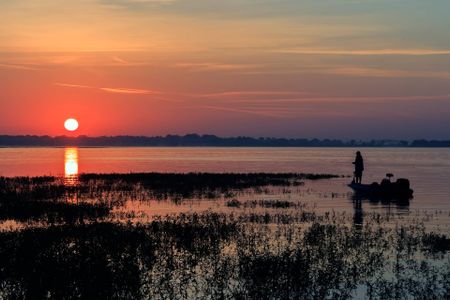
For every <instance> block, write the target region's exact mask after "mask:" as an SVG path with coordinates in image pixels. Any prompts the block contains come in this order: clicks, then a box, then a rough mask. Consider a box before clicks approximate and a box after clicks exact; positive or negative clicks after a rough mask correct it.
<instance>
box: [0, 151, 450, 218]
mask: <svg viewBox="0 0 450 300" xmlns="http://www.w3.org/2000/svg"><path fill="white" fill-rule="evenodd" d="M356 150H357V149H350V148H2V149H0V176H19V175H20V176H22V175H29V176H37V175H62V176H66V178H67V179H68V180H69V181H70V180H71V178H73V176H76V175H77V174H79V173H110V172H305V173H333V174H342V175H350V174H351V173H352V167H353V166H352V164H351V162H352V161H353V159H354V153H355V151H356ZM360 150H361V151H362V154H363V156H364V159H365V167H366V171H365V173H364V178H363V181H365V182H372V181H379V180H381V179H382V178H383V177H384V175H385V174H386V173H387V172H392V173H394V174H395V177H394V178H400V177H406V178H409V179H410V181H411V185H412V188H413V189H414V191H415V192H414V199H413V200H412V201H411V202H410V205H409V206H407V207H396V206H393V205H391V204H386V203H385V204H380V203H376V204H374V203H371V204H364V205H363V208H364V209H366V210H369V211H370V210H376V211H379V210H389V211H393V212H398V213H405V212H410V211H415V210H421V211H429V212H435V211H442V213H443V214H444V216H446V218H445V219H447V220H448V219H450V217H449V215H448V214H449V213H448V212H449V211H450V184H449V183H448V180H449V178H450V149H430V148H427V149H424V148H414V149H405V148H364V149H360ZM348 181H349V179H348V178H340V179H333V180H321V181H317V182H307V183H306V185H305V187H304V188H303V189H302V194H301V195H300V194H295V193H294V194H291V195H284V196H282V198H283V197H284V198H289V199H291V200H297V199H300V198H301V200H302V201H305V200H307V201H309V202H310V203H311V204H313V205H315V206H316V207H317V208H318V209H319V210H337V211H339V210H344V211H347V210H348V211H351V210H352V209H353V205H352V201H351V195H352V192H351V190H350V189H349V188H348V187H347V186H346V184H347V182H348ZM214 205H216V204H214ZM214 205H213V204H211V206H214ZM192 207H194V209H195V207H196V206H195V205H194V206H192V205H191V206H190V209H192ZM198 207H201V208H207V207H209V206H208V204H205V203H203V204H198ZM171 209H172V208H170V207H169V206H164V205H162V204H161V205H159V206H158V211H163V212H170V211H171ZM173 209H174V210H176V211H179V207H178V208H176V209H175V208H173ZM449 223H450V222H449Z"/></svg>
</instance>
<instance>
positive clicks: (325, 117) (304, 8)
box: [0, 0, 450, 139]
mask: <svg viewBox="0 0 450 300" xmlns="http://www.w3.org/2000/svg"><path fill="white" fill-rule="evenodd" d="M449 14H450V1H449V0H428V1H424V0H339V1H337V0H223V1H216V0H64V1H62V0H0V107H1V108H0V134H38V135H62V134H67V131H66V130H65V129H64V127H63V124H64V121H65V120H66V119H67V118H69V117H73V118H76V119H77V120H78V121H79V123H80V127H79V130H78V131H77V132H76V134H80V135H81V134H83V135H89V136H97V135H122V134H129V135H165V134H185V133H191V132H196V133H200V134H216V135H220V136H236V135H248V136H275V137H308V138H311V137H318V138H343V139H348V138H358V139H372V138H375V139H380V138H396V139H414V138H428V139H450V18H449Z"/></svg>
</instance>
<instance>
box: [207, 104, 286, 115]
mask: <svg viewBox="0 0 450 300" xmlns="http://www.w3.org/2000/svg"><path fill="white" fill-rule="evenodd" d="M199 108H206V109H212V110H219V111H227V112H234V113H241V114H251V115H257V116H262V117H270V118H286V117H288V116H289V115H290V113H291V111H283V110H280V109H278V110H271V109H249V108H239V107H224V106H214V105H202V106H199Z"/></svg>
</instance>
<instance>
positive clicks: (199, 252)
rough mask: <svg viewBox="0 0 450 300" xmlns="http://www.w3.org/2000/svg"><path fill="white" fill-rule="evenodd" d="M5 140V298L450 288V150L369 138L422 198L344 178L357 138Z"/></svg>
mask: <svg viewBox="0 0 450 300" xmlns="http://www.w3.org/2000/svg"><path fill="white" fill-rule="evenodd" d="M0 154H1V155H0V175H4V176H9V177H7V178H0V229H1V231H0V299H17V298H18V299H23V298H26V299H36V298H52V299H68V298H84V299H105V298H106V299H111V298H127V299H224V298H225V299H236V298H238V299H239V298H241V299H326V298H329V299H347V298H354V299H362V298H373V299H391V298H392V299H413V298H416V299H445V298H448V297H449V291H450V238H449V234H450V222H449V219H450V209H449V197H448V196H449V187H448V183H447V181H448V178H450V171H449V169H450V168H449V160H448V158H449V155H450V151H449V150H447V149H363V155H364V156H365V158H366V168H367V176H366V177H365V178H367V181H370V180H379V179H381V178H382V177H383V176H384V174H385V173H386V172H388V171H389V172H393V173H394V174H395V175H396V177H408V178H410V179H411V182H412V187H413V188H414V190H415V197H414V198H413V199H395V198H382V199H380V198H377V197H367V196H364V195H358V194H354V193H353V192H352V191H351V190H349V189H348V187H347V186H346V183H347V182H348V181H349V180H350V178H348V177H346V175H348V174H350V173H351V167H352V166H351V161H352V160H353V154H354V149H323V148H320V149H304V148H290V149H254V148H250V149H242V148H239V149H233V148H175V149H174V148H96V149H75V148H68V149H48V148H45V149H44V148H38V149H0ZM130 171H132V172H135V173H133V174H110V175H107V174H104V175H99V174H84V175H83V174H81V173H92V172H102V173H109V172H130ZM151 171H154V172H164V173H150V174H149V173H141V174H137V173H136V172H151ZM199 171H203V172H212V173H208V174H174V173H170V172H176V173H180V172H182V173H184V172H199ZM225 172H231V173H225ZM249 172H250V173H251V174H249ZM254 172H266V173H264V174H255V173H254ZM290 172H291V173H290ZM300 172H302V173H304V174H299V173H300ZM305 173H311V174H305ZM317 173H322V175H315V174H317ZM324 173H327V174H330V175H323V174H324ZM333 174H334V175H333ZM18 175H39V176H41V177H35V178H29V177H20V178H17V177H16V178H12V177H11V176H18ZM42 175H57V176H56V177H49V176H47V177H42Z"/></svg>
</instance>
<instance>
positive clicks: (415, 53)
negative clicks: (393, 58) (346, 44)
mask: <svg viewBox="0 0 450 300" xmlns="http://www.w3.org/2000/svg"><path fill="white" fill-rule="evenodd" d="M274 52H280V53H288V54H305V55H308V54H309V55H338V56H339V55H355V56H370V55H409V56H426V55H450V50H448V49H443V50H439V49H369V50H346V49H341V50H336V49H307V48H290V49H277V50H274Z"/></svg>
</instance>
